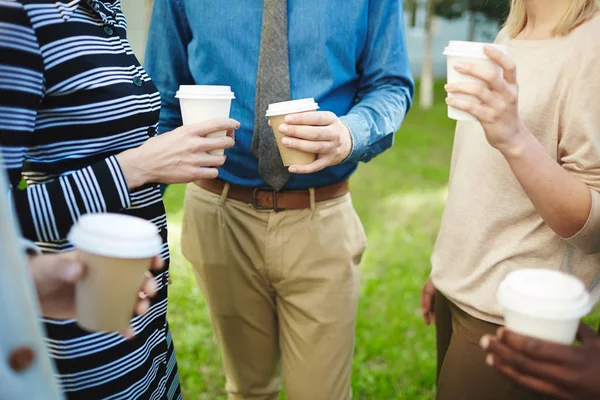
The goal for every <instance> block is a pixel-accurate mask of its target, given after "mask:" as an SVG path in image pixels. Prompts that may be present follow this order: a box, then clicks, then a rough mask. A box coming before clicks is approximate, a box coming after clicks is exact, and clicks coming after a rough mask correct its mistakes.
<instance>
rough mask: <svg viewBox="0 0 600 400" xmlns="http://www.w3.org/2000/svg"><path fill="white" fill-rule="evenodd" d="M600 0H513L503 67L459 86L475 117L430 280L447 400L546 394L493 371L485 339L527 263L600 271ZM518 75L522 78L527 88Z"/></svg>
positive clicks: (503, 36)
mask: <svg viewBox="0 0 600 400" xmlns="http://www.w3.org/2000/svg"><path fill="white" fill-rule="evenodd" d="M599 10H600V2H598V1H597V0H513V1H512V6H511V13H510V16H509V18H508V22H507V26H506V27H505V29H503V31H502V32H501V33H500V35H499V36H498V39H497V41H496V42H497V43H501V44H504V45H506V46H507V47H508V53H509V56H506V55H504V54H503V53H501V52H499V51H497V50H495V49H493V48H487V49H486V54H487V55H488V56H489V57H490V58H491V59H492V60H493V61H494V62H495V63H496V64H498V65H499V66H500V67H501V69H502V71H503V72H502V73H500V72H498V71H496V70H492V69H486V68H485V67H483V66H477V65H470V64H464V65H458V66H457V70H458V71H459V72H462V73H465V74H468V75H473V76H475V77H478V78H480V79H482V80H483V81H484V82H485V84H472V83H460V84H452V85H447V86H446V90H447V91H448V92H449V93H464V94H469V95H474V96H475V97H477V98H478V99H479V100H481V104H476V103H474V102H469V101H465V100H460V99H457V98H449V99H447V102H448V104H449V105H451V106H453V107H455V108H457V109H460V110H464V111H466V112H468V113H470V114H472V115H473V116H475V117H476V118H477V119H478V120H479V123H471V122H459V123H458V125H457V129H456V137H455V143H454V150H453V155H452V165H451V171H450V183H449V196H448V201H447V204H446V209H445V211H444V217H443V220H442V224H441V228H440V232H439V236H438V239H437V242H436V245H435V249H434V252H433V255H432V267H433V269H432V273H431V279H430V280H428V282H427V283H426V284H425V287H424V289H423V294H422V308H423V314H424V317H425V321H426V322H427V323H429V321H430V320H432V319H433V318H435V321H436V322H437V335H438V400H440V399H452V400H459V399H464V400H493V399H511V400H513V399H537V398H539V397H537V395H535V394H533V393H532V392H529V391H526V390H522V389H518V388H516V387H514V386H512V384H510V383H508V381H506V380H504V379H503V378H501V377H500V376H499V375H497V374H496V373H495V372H494V371H493V370H492V369H488V368H485V364H484V359H485V353H484V352H483V351H482V350H481V349H480V348H479V346H478V343H479V340H480V339H481V337H482V335H484V334H486V333H493V332H495V331H496V329H497V328H498V327H499V326H500V325H501V324H502V322H503V320H502V310H501V308H500V306H499V304H498V303H497V302H496V291H497V288H498V285H499V283H500V282H501V281H502V279H503V278H504V277H505V276H506V275H507V274H508V273H509V272H511V271H513V270H515V269H518V268H525V267H537V268H552V269H557V270H563V271H566V272H569V273H573V274H575V275H577V276H578V277H579V278H581V279H582V280H583V281H584V282H585V283H586V284H587V285H588V286H589V287H592V286H593V285H594V283H595V281H596V279H597V278H598V276H599V273H600V16H599ZM517 82H518V85H517Z"/></svg>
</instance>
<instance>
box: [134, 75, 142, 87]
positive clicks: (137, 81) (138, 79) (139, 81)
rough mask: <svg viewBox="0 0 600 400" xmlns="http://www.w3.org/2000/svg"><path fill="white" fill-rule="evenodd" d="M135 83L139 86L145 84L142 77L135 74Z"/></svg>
mask: <svg viewBox="0 0 600 400" xmlns="http://www.w3.org/2000/svg"><path fill="white" fill-rule="evenodd" d="M133 84H134V85H135V86H137V87H142V85H143V84H144V82H143V81H142V78H140V77H139V76H134V77H133Z"/></svg>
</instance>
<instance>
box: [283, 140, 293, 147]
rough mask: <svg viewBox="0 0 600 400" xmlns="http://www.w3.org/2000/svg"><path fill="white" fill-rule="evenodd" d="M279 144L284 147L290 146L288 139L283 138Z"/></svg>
mask: <svg viewBox="0 0 600 400" xmlns="http://www.w3.org/2000/svg"><path fill="white" fill-rule="evenodd" d="M281 143H283V145H284V146H289V145H291V144H292V140H291V139H289V138H283V139H281Z"/></svg>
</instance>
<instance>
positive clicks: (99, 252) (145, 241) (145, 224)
mask: <svg viewBox="0 0 600 400" xmlns="http://www.w3.org/2000/svg"><path fill="white" fill-rule="evenodd" d="M68 239H69V241H70V242H71V243H72V244H73V245H74V246H75V248H76V249H77V254H78V258H79V259H80V261H81V262H82V263H84V265H85V266H86V273H85V276H84V277H83V279H81V280H80V281H79V282H78V283H77V286H76V289H75V297H76V311H77V323H78V324H79V325H80V326H81V327H82V328H84V329H86V330H89V331H114V332H118V331H124V330H126V329H127V328H128V327H129V321H130V320H131V317H132V314H133V310H134V307H135V304H136V303H137V301H138V292H139V289H140V286H141V284H142V282H143V281H144V279H145V273H146V272H147V271H148V269H149V268H150V265H151V262H152V258H153V257H154V256H156V255H158V254H160V252H161V250H162V240H161V239H160V236H159V235H158V229H157V228H156V226H155V225H154V224H152V223H151V222H149V221H146V220H144V219H141V218H137V217H131V216H127V215H121V214H87V215H84V216H83V217H81V218H80V219H79V221H78V222H77V224H75V225H74V226H73V228H72V229H71V231H70V232H69V235H68Z"/></svg>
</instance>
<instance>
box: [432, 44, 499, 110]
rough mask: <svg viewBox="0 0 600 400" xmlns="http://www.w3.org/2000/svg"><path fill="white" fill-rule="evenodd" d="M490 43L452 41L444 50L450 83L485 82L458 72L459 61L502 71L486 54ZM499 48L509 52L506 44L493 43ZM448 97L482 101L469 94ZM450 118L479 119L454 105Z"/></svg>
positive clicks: (451, 108) (476, 101)
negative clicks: (486, 47) (485, 50)
mask: <svg viewBox="0 0 600 400" xmlns="http://www.w3.org/2000/svg"><path fill="white" fill-rule="evenodd" d="M486 45H489V44H488V43H478V42H462V41H454V40H452V41H450V43H449V44H448V47H446V49H445V50H444V55H445V56H446V57H447V58H448V83H459V82H475V83H483V81H481V80H479V79H477V78H475V77H473V76H470V75H466V74H462V73H460V72H458V71H457V70H456V68H455V66H456V64H458V63H470V64H478V65H482V66H485V67H486V68H490V69H494V70H497V71H501V70H502V69H501V68H500V67H499V66H498V65H496V64H495V63H494V62H493V61H492V60H490V59H489V58H488V56H487V55H486V54H485V52H484V49H485V46H486ZM493 46H494V47H496V48H497V49H499V50H501V51H503V52H504V53H507V48H506V46H504V45H498V44H495V45H493ZM448 97H458V98H462V99H465V100H469V101H471V102H474V103H478V104H479V103H480V101H479V100H478V99H477V98H475V97H473V96H469V95H465V94H455V93H449V94H448ZM448 118H450V119H454V120H457V121H477V119H476V118H475V117H474V116H472V115H471V114H469V113H467V112H465V111H462V110H457V109H456V108H454V107H450V106H448Z"/></svg>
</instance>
